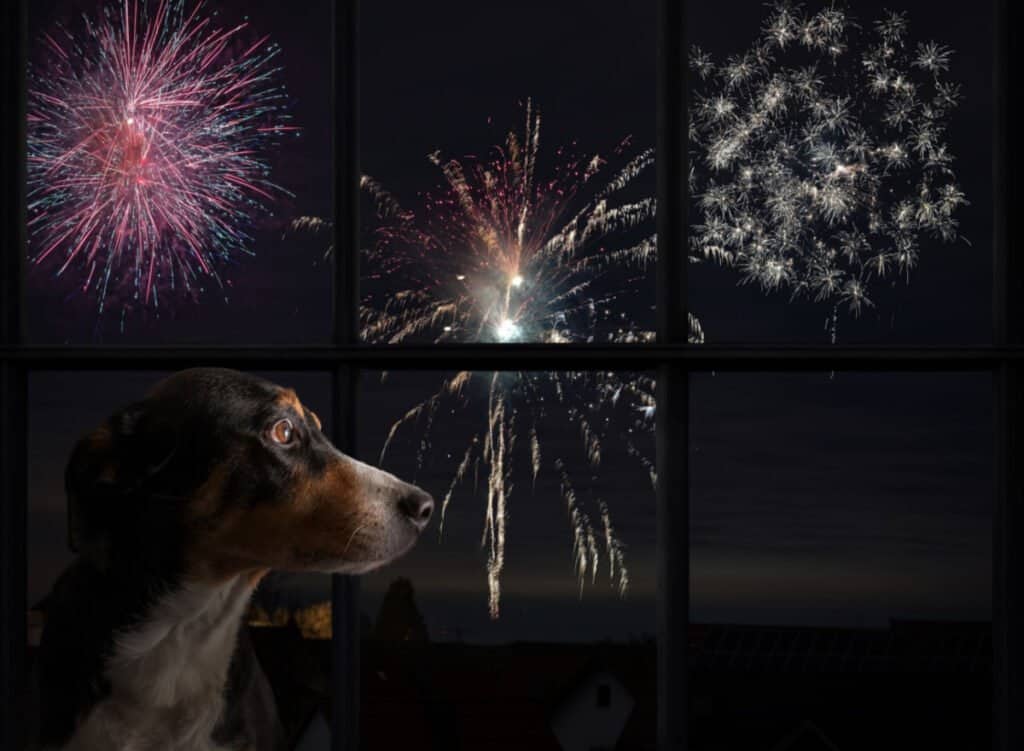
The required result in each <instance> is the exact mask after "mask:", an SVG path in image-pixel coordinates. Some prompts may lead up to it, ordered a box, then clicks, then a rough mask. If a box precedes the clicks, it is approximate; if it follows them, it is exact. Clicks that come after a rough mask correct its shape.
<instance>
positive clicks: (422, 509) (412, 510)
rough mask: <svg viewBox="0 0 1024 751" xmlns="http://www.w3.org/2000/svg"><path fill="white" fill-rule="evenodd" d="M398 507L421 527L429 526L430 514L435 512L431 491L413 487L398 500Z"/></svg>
mask: <svg viewBox="0 0 1024 751" xmlns="http://www.w3.org/2000/svg"><path fill="white" fill-rule="evenodd" d="M398 509H399V510H400V511H401V512H402V513H403V514H404V515H405V516H407V517H408V518H409V520H410V521H411V522H412V523H413V524H415V525H416V526H417V527H419V528H420V529H423V528H424V527H425V526H427V522H428V521H430V515H431V514H432V513H433V512H434V499H433V498H431V496H430V493H427V492H426V491H423V490H420V489H419V488H415V487H411V486H410V488H409V490H408V492H407V493H406V494H405V495H404V496H402V498H401V499H399V501H398Z"/></svg>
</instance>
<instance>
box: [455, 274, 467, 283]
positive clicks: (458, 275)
mask: <svg viewBox="0 0 1024 751" xmlns="http://www.w3.org/2000/svg"><path fill="white" fill-rule="evenodd" d="M455 278H456V279H458V280H459V281H460V282H464V281H466V275H465V274H456V275H455Z"/></svg>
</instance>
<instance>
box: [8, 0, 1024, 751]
mask: <svg viewBox="0 0 1024 751" xmlns="http://www.w3.org/2000/svg"><path fill="white" fill-rule="evenodd" d="M992 3H993V5H992V7H993V12H994V34H995V38H994V40H993V59H992V66H993V67H992V71H993V77H994V86H995V97H994V99H995V106H994V111H993V133H992V136H993V165H992V179H993V196H994V201H993V209H992V212H993V213H992V222H993V233H994V234H993V248H992V252H993V261H994V263H993V280H992V293H993V309H992V314H993V315H992V324H993V333H994V338H993V341H992V344H991V345H987V346H977V347H943V348H934V347H884V346H879V347H847V346H843V345H816V346H787V347H777V346H762V345H752V346H731V347H722V346H714V345H707V344H704V345H699V346H690V345H688V344H687V330H686V328H687V327H686V321H687V316H686V310H687V305H686V290H687V286H686V282H687V265H688V264H687V254H686V252H685V249H686V248H687V221H686V215H685V212H682V211H675V212H669V211H664V210H663V211H659V212H658V215H657V230H658V244H657V264H658V265H657V269H658V272H657V273H658V280H657V333H658V343H657V344H638V345H597V346H590V345H538V344H480V345H478V344H449V345H436V346H433V345H432V346H419V345H408V346H407V345H397V346H392V345H389V346H380V345H371V344H363V343H361V342H360V341H359V331H358V321H359V315H358V313H359V311H358V301H359V237H358V219H359V200H360V194H359V175H360V171H359V132H358V131H359V67H358V61H359V48H358V43H359V0H336V1H335V3H334V8H335V14H334V28H335V46H334V71H333V91H332V94H333V104H334V113H335V136H334V137H335V144H334V147H335V148H334V155H335V156H334V158H335V165H334V166H335V181H336V182H335V201H336V207H335V220H336V222H335V226H336V227H337V228H339V230H338V233H337V237H336V238H335V247H336V248H337V249H338V254H337V262H336V264H335V280H334V292H333V295H334V337H333V344H331V345H329V346H323V347H306V348H289V347H278V348H260V347H174V346H169V347H132V348H109V347H108V348H84V347H71V348H58V347H39V346H33V345H31V344H30V343H27V342H26V341H25V339H24V336H23V331H22V314H23V290H22V274H23V271H24V260H23V259H24V248H25V242H26V235H25V221H24V219H25V112H26V94H25V88H26V80H25V64H26V55H27V48H28V45H27V29H28V24H27V17H28V3H27V2H26V1H25V0H18V2H12V3H5V4H3V10H2V11H0V14H2V15H0V27H2V28H0V50H2V52H0V55H2V56H3V59H2V65H3V86H4V92H3V93H4V99H5V101H6V102H11V103H13V105H14V106H13V107H11V108H9V109H8V110H7V111H6V112H7V117H10V118H13V119H14V120H15V122H14V123H13V128H8V129H7V132H8V133H13V134H15V137H14V138H13V139H11V138H10V137H9V138H8V140H5V142H4V144H3V148H2V155H0V159H2V161H0V172H2V174H0V179H2V181H3V196H4V200H3V206H2V214H0V216H2V231H3V233H4V240H3V242H4V245H3V248H2V249H0V270H2V280H0V316H2V319H0V413H2V418H3V424H2V426H0V488H2V491H0V610H2V613H3V617H2V618H0V748H10V749H16V748H21V747H22V746H23V741H24V739H23V738H22V735H21V733H22V730H23V727H22V726H23V718H24V708H25V706H24V696H25V689H26V687H27V681H28V676H27V674H26V665H25V637H26V618H25V614H26V612H27V611H26V606H27V602H26V567H27V558H26V553H27V550H26V519H27V505H28V498H27V480H26V478H27V455H26V445H25V437H26V435H27V426H28V415H27V412H26V410H27V407H26V402H27V381H28V375H29V373H31V372H32V371H34V370H43V369H46V370H65V371H72V370H74V371H77V370H96V369H103V370H122V371H130V370H149V369H158V368H160V369H172V368H180V367H186V366H190V365H199V364H204V365H229V366H233V367H237V368H263V369H278V370H280V369H291V370H318V371H327V372H330V373H331V374H332V386H333V402H334V415H333V417H334V425H335V436H334V437H335V440H336V441H337V443H338V445H339V447H340V448H342V449H343V450H345V451H348V452H349V453H353V454H355V453H357V451H358V446H357V443H356V424H357V420H356V413H355V409H356V405H357V403H358V383H359V376H360V371H361V369H364V368H388V369H414V370H447V369H475V370H522V369H527V368H528V369H551V370H560V369H571V370H593V369H602V370H608V369H612V370H620V371H627V370H655V371H656V372H657V399H658V410H657V417H656V421H657V423H656V443H657V449H656V458H657V466H658V467H659V478H658V487H657V514H658V517H657V519H658V532H657V550H658V553H657V555H658V565H657V573H658V585H657V586H658V606H657V613H658V614H657V638H658V647H657V648H658V678H657V690H658V713H657V714H658V720H657V741H658V748H659V749H672V750H673V751H676V750H679V751H681V750H683V749H685V748H686V747H687V713H686V712H680V711H675V708H677V707H680V706H686V705H687V702H688V686H687V669H686V668H687V661H686V634H687V624H688V613H689V587H688V582H689V560H688V559H689V499H688V484H687V477H688V467H687V461H688V450H687V449H688V446H687V441H688V436H687V429H688V399H689V374H690V373H692V372H700V371H707V370H727V371H744V372H755V371H762V372H763V371H794V370H803V371H807V370H816V371H830V370H861V371H918V372H922V371H925V372H943V371H947V372H948V371H963V370H973V371H986V372H989V373H991V374H992V376H993V391H994V395H995V400H996V429H995V434H994V436H993V446H994V450H995V453H996V456H995V459H996V483H995V487H996V497H995V499H994V503H995V506H994V511H995V513H994V523H993V637H994V638H993V649H994V655H993V676H992V679H993V684H992V685H993V748H994V749H996V750H997V751H1011V749H1017V748H1024V713H1022V712H1019V711H1017V712H1014V709H1015V708H1016V709H1019V708H1020V707H1021V706H1024V689H1022V686H1021V676H1022V674H1024V654H1022V653H1024V611H1022V599H1024V576H1022V567H1024V556H1022V555H1021V546H1020V544H1019V543H1018V541H1024V476H1022V471H1021V465H1020V464H1019V463H1018V462H1016V461H1015V457H1016V456H1017V455H1018V454H1019V453H1020V452H1021V451H1022V450H1024V347H1022V346H1021V345H1022V326H1021V321H1022V313H1024V268H1022V263H1021V261H1020V259H1019V258H1018V257H1016V256H1015V254H1013V253H1011V252H1010V250H1011V247H1010V244H1011V240H1010V237H1011V235H1010V218H1009V215H1008V209H1009V207H1010V206H1011V205H1014V203H1015V199H1017V198H1018V195H1019V194H1018V190H1017V184H1016V181H1015V180H1014V179H1013V176H1014V174H1015V170H1014V167H1015V166H1016V161H1017V157H1018V154H1017V152H1018V149H1019V146H1017V145H1016V143H1015V142H1014V140H1013V139H1011V138H1010V134H1011V133H1012V132H1013V129H1012V127H1011V124H1010V103H1011V97H1012V92H1013V91H1014V88H1013V85H1014V83H1015V81H1016V77H1015V75H1014V72H1013V69H1012V68H1011V66H1010V59H1011V54H1012V53H1013V52H1014V51H1015V49H1014V46H1013V35H1012V31H1011V30H1012V28H1013V24H1015V23H1018V22H1019V20H1020V9H1019V8H1014V9H1012V10H1011V6H1010V4H1009V0H992ZM684 4H685V3H684V2H683V0H658V26H659V28H658V45H659V46H658V71H657V81H658V82H657V92H658V102H657V152H658V155H659V156H658V160H657V199H658V205H659V206H682V205H686V196H687V184H686V179H685V177H686V175H687V174H688V165H687V147H686V143H685V139H684V137H683V134H684V133H685V128H684V125H685V123H686V122H687V113H686V91H685V85H686V75H685V74H686V50H685V42H684V40H685V14H684ZM340 228H345V231H342V230H341V229H340ZM670 458H671V461H669V459H670ZM358 595H359V587H358V580H357V579H356V578H353V577H346V576H334V577H333V583H332V600H333V607H334V639H333V647H332V655H333V656H332V659H333V670H332V674H333V676H334V679H333V694H332V699H331V701H332V704H331V706H332V715H333V716H334V717H336V718H338V717H340V718H342V721H341V722H335V723H332V725H333V728H332V731H333V732H332V748H333V750H334V751H355V750H356V749H357V748H358V747H359V724H358V723H359V621H358V612H359V611H358V606H357V605H358Z"/></svg>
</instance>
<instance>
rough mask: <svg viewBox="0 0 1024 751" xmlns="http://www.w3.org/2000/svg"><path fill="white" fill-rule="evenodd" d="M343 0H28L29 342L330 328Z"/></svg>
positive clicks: (231, 337) (233, 337) (288, 339)
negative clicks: (337, 30) (335, 60)
mask: <svg viewBox="0 0 1024 751" xmlns="http://www.w3.org/2000/svg"><path fill="white" fill-rule="evenodd" d="M332 5H333V4H332V2H331V0H313V1H311V2H304V3H301V4H299V5H297V6H294V7H292V6H286V5H282V4H279V3H252V2H245V1H244V0H208V1H207V2H203V0H173V1H172V2H158V0H87V1H86V2H72V1H71V0H45V1H44V2H38V3H32V4H31V7H30V12H29V38H30V46H29V69H28V123H27V126H28V127H27V139H28V142H27V154H28V163H27V168H28V186H27V190H28V198H27V200H28V216H27V221H28V238H29V240H28V248H27V258H28V261H27V264H26V266H27V270H26V275H25V305H26V315H25V319H26V325H27V333H28V337H29V340H30V341H31V342H33V343H37V344H64V343H72V344H79V345H82V344H84V345H88V344H103V345H108V346H109V345H122V344H125V345H126V344H166V343H203V344H220V345H237V344H261V345H263V344H272V343H281V344H291V343H303V344H309V343H314V342H324V341H327V340H329V338H330V334H331V330H330V322H331V313H330V310H331V303H330V296H331V277H332V274H331V271H330V268H329V262H328V261H327V260H326V259H325V258H324V246H325V244H326V243H328V242H329V240H327V239H326V238H329V236H330V235H329V232H326V231H325V230H324V228H323V227H322V226H320V225H318V224H316V223H313V224H311V223H310V222H311V220H310V219H308V217H330V216H331V214H332V210H333V192H332V189H333V180H334V178H333V171H332V168H333V148H332V139H333V129H332V120H333V114H332V110H331V104H330V103H331V101H332V96H331V87H332V80H333V74H332V45H333V28H334V27H333V23H332V18H333V16H332ZM311 233H312V235H315V236H311Z"/></svg>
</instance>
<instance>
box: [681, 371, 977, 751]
mask: <svg viewBox="0 0 1024 751" xmlns="http://www.w3.org/2000/svg"><path fill="white" fill-rule="evenodd" d="M691 410H692V412H691V415H692V418H693V423H692V433H691V435H692V439H691V440H692V444H691V467H692V474H691V486H690V487H691V496H692V500H691V504H692V505H691V524H692V531H691V559H690V560H691V565H692V570H691V620H692V621H693V626H692V631H691V650H692V660H693V663H692V673H691V676H692V695H693V702H694V703H693V712H694V725H693V729H692V733H693V735H692V736H691V738H692V739H693V748H695V749H712V748H773V747H782V748H787V747H792V748H805V747H809V748H815V747H836V748H844V749H845V748H886V749H889V748H892V749H897V748H907V747H931V748H950V747H955V748H987V747H988V746H990V745H991V737H990V728H991V701H992V695H991V689H990V686H991V680H992V677H991V676H992V673H991V669H992V644H991V627H992V585H991V581H992V522H993V519H992V515H993V504H992V499H993V497H994V472H995V469H994V460H993V450H992V447H993V444H992V435H993V429H994V426H993V422H994V415H993V395H992V380H991V377H990V376H989V375H988V374H961V373H953V374H941V375H940V374H932V375H924V374H900V373H891V374H870V375H868V374H852V373H836V374H834V375H833V376H829V375H828V374H814V373H812V374H764V373H757V374H743V375H738V374H733V375H722V374H719V375H715V376H711V375H697V376H694V377H693V381H692V391H691ZM787 739H788V740H787ZM822 739H824V740H822ZM804 743H809V744H811V745H809V746H804V745H801V744H804ZM786 744H792V745H790V746H787V745H786ZM814 744H818V745H817V746H816V745H814ZM822 744H824V745H822Z"/></svg>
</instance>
